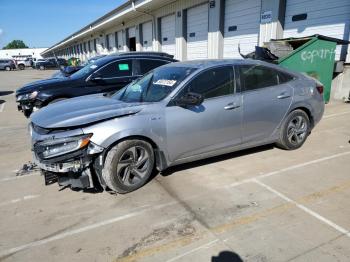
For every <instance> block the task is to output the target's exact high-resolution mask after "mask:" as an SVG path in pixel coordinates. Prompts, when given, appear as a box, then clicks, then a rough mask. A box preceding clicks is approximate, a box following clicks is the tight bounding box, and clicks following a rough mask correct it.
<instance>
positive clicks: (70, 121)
mask: <svg viewBox="0 0 350 262" xmlns="http://www.w3.org/2000/svg"><path fill="white" fill-rule="evenodd" d="M322 93H323V86H322V85H321V84H320V83H319V82H318V81H316V80H313V79H311V78H309V77H307V76H304V75H302V74H299V73H295V72H290V71H287V70H285V69H283V68H281V67H279V66H276V65H272V64H268V63H264V62H259V61H252V60H204V61H191V62H179V63H172V64H168V65H166V66H162V67H159V68H157V69H155V70H154V71H152V72H150V73H148V74H146V75H145V76H143V77H142V78H140V79H138V80H136V81H134V82H133V83H131V84H129V85H128V86H126V87H125V88H123V89H121V90H120V91H119V92H117V93H116V94H115V95H113V96H108V95H102V94H101V95H92V96H86V97H79V98H74V99H69V100H66V101H62V102H58V103H55V104H53V105H51V106H48V107H47V108H43V109H41V110H39V111H38V112H36V113H35V114H34V115H33V116H32V118H31V121H32V123H31V127H32V128H31V134H32V143H33V148H34V153H35V159H36V161H37V163H38V164H39V166H40V167H41V168H42V170H43V172H44V174H45V179H46V182H47V183H49V182H50V181H51V182H58V183H59V184H60V185H63V186H67V185H70V186H71V187H81V188H89V187H90V188H91V187H95V188H96V187H101V188H103V189H106V190H112V191H116V192H120V193H127V192H130V191H133V190H135V189H137V188H139V187H141V186H142V185H144V184H145V183H146V182H147V181H148V180H149V178H150V177H151V173H152V170H154V167H156V168H157V169H158V170H160V171H162V170H164V169H166V168H168V167H170V166H173V165H177V164H181V163H185V162H189V161H195V160H198V159H203V158H207V157H212V156H216V155H219V154H224V153H228V152H232V151H236V150H241V149H244V148H250V147H255V146H259V145H263V144H270V143H275V144H276V145H278V146H279V147H281V148H283V149H287V150H293V149H297V148H299V147H301V146H302V145H303V144H304V142H305V140H306V139H307V137H308V135H309V134H310V132H311V130H312V129H313V128H314V126H315V125H316V124H317V123H318V122H319V121H320V119H321V118H322V115H323V111H324V101H323V94H322Z"/></svg>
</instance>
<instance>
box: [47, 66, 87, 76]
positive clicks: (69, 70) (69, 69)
mask: <svg viewBox="0 0 350 262" xmlns="http://www.w3.org/2000/svg"><path fill="white" fill-rule="evenodd" d="M83 67H84V66H66V67H64V68H61V69H60V70H59V71H57V72H55V73H54V74H53V75H52V76H51V78H62V77H68V76H71V75H73V74H74V73H75V72H78V71H79V70H80V69H82V68H83Z"/></svg>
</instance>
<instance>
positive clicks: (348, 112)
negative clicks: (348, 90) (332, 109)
mask: <svg viewBox="0 0 350 262" xmlns="http://www.w3.org/2000/svg"><path fill="white" fill-rule="evenodd" d="M346 114H350V111H345V112H341V113H336V114H330V115H325V116H323V118H330V117H335V116H342V115H346Z"/></svg>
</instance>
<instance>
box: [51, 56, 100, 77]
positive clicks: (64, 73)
mask: <svg viewBox="0 0 350 262" xmlns="http://www.w3.org/2000/svg"><path fill="white" fill-rule="evenodd" d="M105 56H106V55H100V56H94V57H92V58H90V59H88V60H87V61H86V62H85V63H84V64H82V65H79V66H66V67H64V68H62V69H60V71H58V72H55V73H54V74H53V75H52V76H51V78H61V77H68V76H71V75H72V74H74V73H75V72H77V71H79V70H80V69H82V68H83V67H84V66H86V65H87V64H90V63H93V62H95V61H96V60H97V59H100V58H102V57H105Z"/></svg>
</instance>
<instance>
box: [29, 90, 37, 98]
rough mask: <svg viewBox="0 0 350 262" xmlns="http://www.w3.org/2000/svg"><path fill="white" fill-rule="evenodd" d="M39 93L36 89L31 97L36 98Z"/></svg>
mask: <svg viewBox="0 0 350 262" xmlns="http://www.w3.org/2000/svg"><path fill="white" fill-rule="evenodd" d="M38 94H39V92H38V91H34V92H33V93H31V94H30V95H29V98H30V99H34V98H36V97H37V95H38Z"/></svg>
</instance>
